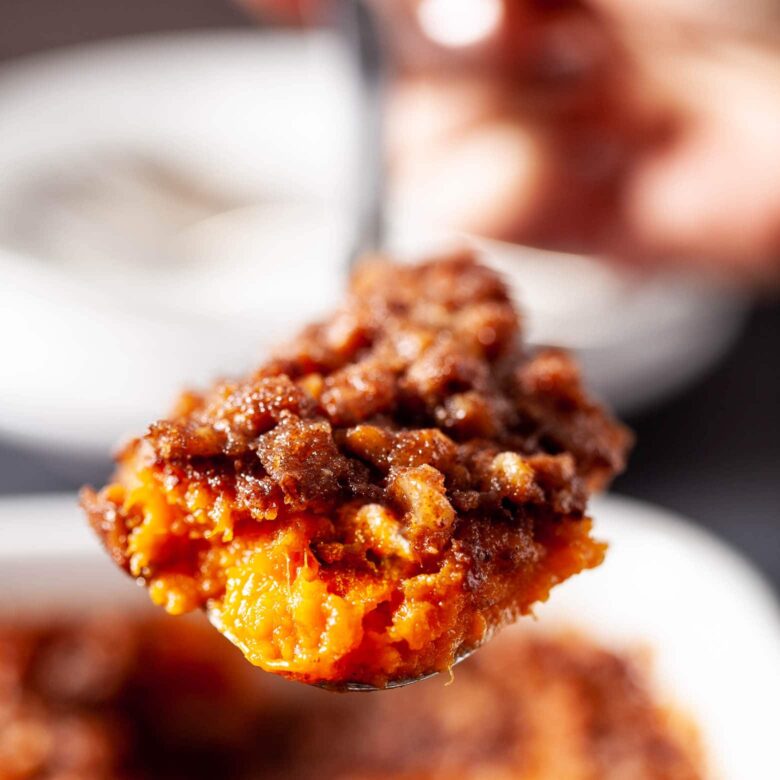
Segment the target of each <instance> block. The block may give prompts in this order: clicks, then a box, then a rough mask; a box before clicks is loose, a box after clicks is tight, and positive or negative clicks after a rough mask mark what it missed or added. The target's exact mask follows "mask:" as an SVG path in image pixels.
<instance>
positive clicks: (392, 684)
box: [314, 645, 480, 693]
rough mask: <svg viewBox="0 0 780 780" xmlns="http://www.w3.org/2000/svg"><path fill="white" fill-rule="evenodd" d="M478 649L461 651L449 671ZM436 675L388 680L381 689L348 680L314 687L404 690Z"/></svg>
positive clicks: (353, 690)
mask: <svg viewBox="0 0 780 780" xmlns="http://www.w3.org/2000/svg"><path fill="white" fill-rule="evenodd" d="M479 647H480V646H479V645H475V646H474V647H470V648H468V649H467V650H461V651H460V652H459V653H458V654H457V655H456V656H455V660H454V661H453V662H452V665H451V666H450V667H449V670H450V671H451V670H452V669H454V668H455V667H456V666H457V665H458V664H459V663H460V662H461V661H465V660H466V659H467V658H468V657H469V656H470V655H472V654H473V653H475V652H476V651H477V650H478V649H479ZM437 674H441V672H428V673H427V674H421V675H420V676H419V677H404V678H403V679H401V680H388V681H387V685H383V686H382V687H381V688H380V687H377V686H375V685H369V684H368V683H361V682H351V681H349V680H348V681H346V682H339V683H327V682H318V683H314V687H315V688H322V690H324V691H334V692H336V693H372V692H373V691H389V690H392V689H393V688H405V687H406V686H407V685H413V684H414V683H418V682H422V681H423V680H428V679H430V678H431V677H436V675H437Z"/></svg>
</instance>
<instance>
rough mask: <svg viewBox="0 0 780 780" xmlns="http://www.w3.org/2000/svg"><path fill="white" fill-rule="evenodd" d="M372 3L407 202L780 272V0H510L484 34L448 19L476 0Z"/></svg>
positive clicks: (645, 252) (529, 234) (432, 210)
mask: <svg viewBox="0 0 780 780" xmlns="http://www.w3.org/2000/svg"><path fill="white" fill-rule="evenodd" d="M246 1H247V2H249V3H251V4H253V5H255V6H257V5H263V4H265V3H268V2H272V3H274V4H276V5H278V4H279V3H280V2H284V0H246ZM368 1H369V2H372V3H373V5H374V6H375V7H376V9H377V12H378V13H379V14H380V15H381V17H382V19H383V22H384V23H385V25H386V26H387V28H388V29H389V31H390V36H389V38H390V41H391V43H392V46H393V50H394V53H395V56H396V58H397V62H398V63H399V78H398V80H397V84H396V86H395V89H394V93H393V95H392V97H391V104H390V114H389V141H390V159H391V164H392V170H393V174H394V175H393V182H394V194H395V197H396V198H397V201H398V202H399V203H401V204H403V208H404V210H405V212H408V213H410V214H411V215H413V216H414V217H415V218H418V219H420V220H423V221H433V222H436V223H444V224H449V225H452V226H455V227H457V228H461V229H466V230H472V231H475V232H478V233H482V234H487V235H490V236H493V237H497V238H503V239H508V240H516V241H523V242H526V243H532V244H537V245H542V246H548V247H555V248H564V249H571V250H576V251H588V252H597V253H601V254H605V255H610V256H614V257H618V258H620V259H622V260H628V261H631V262H637V263H648V262H649V263H686V264H689V265H697V266H702V267H707V268H710V269H713V270H717V271H721V272H727V273H732V274H736V275H739V276H740V277H742V278H756V279H759V280H765V279H769V278H772V277H778V276H780V37H777V36H780V9H779V8H778V6H777V4H776V3H775V2H774V1H773V0H729V1H727V2H720V3H715V2H714V1H713V0H710V1H709V2H708V1H707V0H582V1H580V0H557V1H556V2H541V1H540V0H537V1H536V2H533V1H532V0H495V3H496V8H497V9H498V12H497V14H496V16H495V24H494V25H493V26H492V27H487V28H485V29H483V30H481V32H482V33H483V34H482V37H477V38H476V39H471V40H470V39H469V28H468V27H464V30H462V31H460V32H461V34H460V38H458V29H457V24H455V26H454V27H453V23H452V20H453V19H457V17H453V16H452V15H450V16H449V17H447V16H446V11H447V10H448V9H449V10H450V11H451V14H454V13H466V12H467V10H468V6H467V2H468V0H368ZM471 2H472V3H483V4H484V3H490V2H491V0H471ZM447 3H450V4H451V5H450V6H447ZM293 5H294V3H293ZM437 6H438V10H439V11H441V9H442V8H443V9H445V12H444V13H445V15H444V16H442V13H439V16H438V19H439V28H438V29H437V26H436V24H437V16H436V11H437ZM456 7H457V8H459V9H460V10H456ZM484 7H485V6H484V5H483V6H482V8H483V9H484ZM464 9H465V10H464ZM464 18H465V17H464ZM442 19H444V20H445V21H444V22H442ZM483 22H484V17H483ZM472 25H473V22H472ZM473 30H476V28H473ZM476 32H480V30H476ZM472 37H473V36H472ZM453 40H455V41H456V43H457V44H458V45H453Z"/></svg>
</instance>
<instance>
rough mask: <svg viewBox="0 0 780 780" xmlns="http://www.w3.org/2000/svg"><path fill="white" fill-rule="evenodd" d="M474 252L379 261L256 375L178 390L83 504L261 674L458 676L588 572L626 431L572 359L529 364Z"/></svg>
mask: <svg viewBox="0 0 780 780" xmlns="http://www.w3.org/2000/svg"><path fill="white" fill-rule="evenodd" d="M518 336H519V330H518V326H517V320H516V316H515V313H514V311H513V309H512V306H511V304H510V302H509V300H508V297H507V294H506V291H505V290H504V288H503V286H502V285H501V283H500V280H498V279H497V277H495V275H494V274H492V272H490V271H488V270H487V269H485V268H483V267H481V266H479V265H477V264H475V263H474V262H473V261H471V260H470V259H468V258H458V259H453V260H446V261H435V262H431V263H428V264H425V265H422V266H419V267H414V268H408V267H403V268H399V267H395V266H392V265H378V266H376V265H375V266H367V267H366V268H365V269H364V270H363V271H362V272H361V273H360V274H359V275H358V276H357V278H356V279H355V280H354V281H353V286H352V295H351V297H350V299H349V300H348V302H347V304H346V306H345V307H344V308H343V309H342V310H340V311H339V312H337V314H336V315H334V317H333V318H332V319H331V320H329V321H327V322H326V323H323V324H322V325H319V326H314V327H312V328H310V329H308V330H307V331H305V332H304V334H303V335H302V336H301V337H300V338H299V339H298V341H297V342H295V343H294V344H293V345H291V346H290V347H288V348H287V350H286V352H284V353H282V357H280V358H278V359H276V360H273V361H271V362H270V363H268V364H266V365H265V366H263V367H262V368H261V369H260V370H259V371H257V372H256V373H255V374H253V375H252V376H250V377H249V378H248V379H246V380H242V381H240V382H223V383H221V384H218V385H217V386H216V387H215V388H214V389H213V390H212V391H210V392H209V393H207V394H204V395H192V394H185V396H183V398H182V399H181V402H180V404H179V408H178V409H177V410H176V412H175V413H174V415H173V416H172V417H171V418H170V419H168V420H165V421H162V422H160V423H157V424H156V425H154V426H152V428H151V429H150V432H149V433H148V434H147V435H146V436H144V437H142V438H140V439H137V440H135V441H133V442H132V443H131V444H130V445H129V446H128V447H127V448H126V449H125V451H124V452H123V453H122V454H121V455H120V458H119V468H118V472H117V477H116V480H115V482H113V483H112V484H111V485H109V486H108V487H107V488H105V489H104V490H103V491H101V492H100V493H94V492H93V491H90V490H86V491H84V493H83V504H84V506H85V508H86V510H87V513H88V515H89V517H90V520H91V522H92V524H93V527H94V528H95V529H96V530H97V532H98V533H99V534H100V536H101V537H102V538H103V541H104V543H105V544H106V546H107V548H108V550H109V551H110V552H111V554H112V556H113V557H114V559H115V560H116V561H117V562H118V563H119V564H120V565H121V566H123V567H124V568H125V569H126V570H127V571H128V572H129V573H130V574H131V575H132V576H134V577H136V578H139V579H141V580H142V581H143V582H144V583H145V584H146V585H147V587H148V589H149V594H150V596H151V598H152V600H153V601H154V602H155V603H157V604H159V605H161V606H163V607H165V609H166V610H168V611H169V612H171V613H173V614H181V613H184V612H188V611H191V610H193V609H197V608H201V607H202V608H206V609H207V610H208V611H209V614H210V617H211V620H212V622H213V623H214V624H215V625H216V626H217V627H218V628H219V630H220V631H221V632H222V633H223V634H224V635H225V636H226V637H228V638H229V639H230V640H231V641H232V642H234V643H235V644H236V645H237V646H238V647H240V648H241V650H242V651H243V653H244V655H245V656H246V658H247V659H248V660H249V661H250V662H251V663H253V664H255V665H257V666H260V667H262V668H263V669H266V670H268V671H272V672H275V673H278V674H282V675H285V676H288V677H291V678H294V679H298V680H301V681H305V682H310V683H323V684H329V685H339V684H340V683H344V682H347V681H349V682H357V683H364V684H370V685H375V686H378V687H381V686H384V685H387V684H388V683H390V682H393V681H398V680H403V679H406V678H412V677H418V676H421V675H426V674H430V673H433V672H437V671H442V670H446V669H447V668H449V667H450V666H452V664H453V663H454V661H455V660H456V658H457V657H458V656H459V655H460V654H461V653H463V652H465V651H468V650H470V649H472V648H474V647H476V646H478V645H479V644H481V643H482V642H483V641H485V640H486V639H487V638H488V637H489V636H490V634H491V632H493V631H494V630H495V629H497V628H499V627H500V626H502V625H504V624H506V623H507V622H509V621H512V620H514V619H515V618H516V617H518V616H519V615H522V614H525V613H527V612H528V611H529V610H530V609H531V607H532V605H533V604H534V603H536V602H539V601H543V600H544V599H546V598H547V596H548V594H549V592H550V589H551V588H552V587H553V586H555V585H556V584H557V583H559V582H562V581H563V580H565V579H567V578H568V577H570V576H572V575H573V574H576V573H577V572H579V571H582V570H583V569H587V568H591V567H594V566H597V565H598V564H599V563H600V562H601V560H602V557H603V554H604V546H603V545H602V544H600V543H599V542H597V541H595V540H593V539H592V538H591V536H590V528H591V523H590V520H589V519H587V517H586V516H585V513H584V512H585V502H586V499H587V495H588V492H589V490H590V489H592V488H595V487H598V486H600V485H601V484H603V483H604V481H605V480H606V479H608V478H609V476H611V474H612V473H614V472H615V471H616V470H617V469H619V468H620V467H621V465H622V462H623V456H624V452H625V449H626V447H627V443H628V436H627V434H626V432H625V430H624V429H623V428H622V427H621V426H619V425H618V424H617V423H615V422H614V421H612V420H611V419H610V418H609V417H608V416H607V415H606V414H605V413H604V412H603V410H602V409H601V408H600V407H598V406H596V405H595V404H593V403H592V402H591V401H590V400H589V399H588V398H587V397H586V396H585V395H584V393H583V392H582V389H581V386H580V383H579V377H578V374H577V372H576V368H575V367H574V366H573V364H572V363H571V360H570V359H569V358H568V357H567V356H566V355H564V354H563V353H560V352H556V351H552V350H547V351H542V352H539V353H530V352H527V351H525V350H523V349H522V347H521V345H520V344H519V339H518Z"/></svg>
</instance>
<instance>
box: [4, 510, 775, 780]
mask: <svg viewBox="0 0 780 780" xmlns="http://www.w3.org/2000/svg"><path fill="white" fill-rule="evenodd" d="M593 513H594V516H595V517H596V532H597V535H598V536H600V537H601V538H603V539H605V540H607V541H609V543H610V550H609V554H608V556H607V560H606V562H605V563H604V564H603V566H601V567H600V568H599V569H597V570H596V571H592V572H586V573H585V574H582V575H579V576H578V577H575V578H574V579H573V580H571V581H570V582H568V583H565V584H564V585H562V586H561V587H560V588H558V589H556V590H555V591H554V592H553V595H552V597H551V599H550V601H549V602H548V603H547V604H545V605H542V606H541V607H539V608H538V609H537V615H538V618H539V621H540V625H549V626H553V625H559V624H563V625H566V626H572V627H574V628H579V629H581V630H583V631H586V632H587V633H589V634H590V635H592V636H594V637H596V638H597V639H600V640H601V641H603V642H605V643H607V644H608V645H609V646H612V647H615V648H623V647H629V648H635V647H636V646H637V645H640V646H642V647H647V648H649V649H651V650H652V652H653V656H654V659H655V662H656V669H657V672H658V676H659V679H660V682H661V685H662V686H663V689H664V692H665V693H667V694H668V695H669V697H670V698H671V699H672V700H673V701H675V702H676V703H677V704H678V705H679V706H681V707H682V708H684V709H685V710H686V711H687V712H689V713H690V714H691V715H692V716H693V717H694V718H695V720H696V721H697V723H698V724H699V726H700V728H701V732H702V736H703V738H704V742H705V746H706V751H707V756H708V759H709V761H710V763H711V765H712V768H713V772H712V776H713V777H715V778H723V780H776V778H777V777H778V776H780V760H779V759H778V753H777V745H776V739H777V724H778V722H779V721H778V718H780V709H779V708H780V613H779V612H778V605H777V602H776V601H775V599H774V597H773V594H772V592H771V590H770V589H769V587H768V586H767V584H766V583H765V582H764V581H763V580H762V578H761V577H760V576H759V575H758V574H757V573H756V572H755V570H754V569H753V568H752V567H751V566H750V565H749V564H748V563H747V562H746V561H745V560H744V559H743V558H742V557H741V556H739V555H738V554H736V553H735V552H734V551H733V550H731V549H730V548H728V547H727V546H725V545H724V544H723V543H722V542H719V541H718V540H717V539H715V538H714V537H713V536H711V535H710V534H708V533H706V532H704V531H702V530H700V529H699V528H696V527H695V526H694V525H692V524H691V523H690V522H688V521H686V520H684V519H682V518H680V517H675V516H672V515H670V514H668V513H666V512H663V511H661V510H659V509H657V508H655V507H652V506H649V505H646V504H641V503H638V502H634V501H629V500H627V499H623V498H617V497H615V496H605V497H601V498H599V499H597V500H596V501H594V504H593ZM0 539H1V540H2V542H1V543H0V613H3V614H5V615H9V614H10V615H11V616H13V614H14V613H16V612H20V611H21V612H25V613H26V611H27V610H28V609H29V608H31V607H32V608H33V610H34V611H35V612H36V613H38V614H40V613H45V612H46V611H51V610H56V612H57V613H58V614H62V613H63V612H66V611H74V610H80V609H83V608H84V607H85V606H92V605H102V606H105V605H106V604H108V603H120V604H123V605H132V606H134V607H135V606H139V605H144V604H145V603H146V597H145V595H144V594H143V592H142V590H141V589H140V588H138V587H137V586H136V585H134V584H133V583H132V582H131V581H130V579H129V578H127V577H126V576H125V575H124V574H122V573H120V572H119V571H118V570H117V569H116V567H115V566H114V565H113V564H112V563H111V562H110V561H109V559H108V556H107V555H105V553H103V552H102V551H101V549H100V546H99V543H98V542H97V540H96V539H95V538H94V537H93V536H92V534H91V533H90V532H89V531H88V529H87V525H86V521H85V520H84V518H83V516H82V515H81V513H80V512H79V510H78V509H77V507H76V499H75V496H72V495H68V496H51V497H46V498H38V497H36V498H17V499H4V500H2V501H0ZM31 574H32V575H33V576H31ZM509 630H511V629H509Z"/></svg>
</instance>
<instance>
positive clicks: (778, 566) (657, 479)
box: [0, 0, 780, 591]
mask: <svg viewBox="0 0 780 780" xmlns="http://www.w3.org/2000/svg"><path fill="white" fill-rule="evenodd" d="M249 23H250V22H249V21H248V20H247V18H246V17H245V16H244V14H242V13H241V11H240V10H239V9H237V8H236V7H234V6H232V5H230V3H229V2H228V0H132V2H127V0H68V1H67V2H62V0H0V61H2V60H8V59H12V58H14V57H18V56H22V55H25V54H29V53H34V52H36V51H40V50H44V49H50V48H54V47H59V46H67V45H72V44H78V43H82V42H85V41H90V40H99V39H104V38H108V37H115V36H125V35H137V34H143V33H149V32H155V31H166V30H184V29H203V28H217V27H221V28H238V27H242V26H247V25H249ZM0 142H2V139H0ZM628 422H629V423H630V424H631V426H632V427H633V428H634V430H635V431H636V434H637V446H636V449H635V451H634V454H633V457H632V459H631V463H630V468H629V470H628V472H627V473H626V474H625V475H623V476H622V477H620V478H619V479H618V480H617V482H616V484H615V492H618V493H623V494H626V495H629V496H633V497H636V498H640V499H644V500H647V501H650V502H652V503H654V504H658V505H660V506H663V507H667V508H669V509H673V510H676V511H679V512H681V513H682V514H685V515H688V516H689V517H691V518H692V519H694V520H696V521H698V522H699V523H701V525H703V526H705V527H707V528H709V529H711V530H713V531H714V532H715V533H716V534H718V535H719V536H720V537H722V538H724V539H726V540H728V541H730V542H732V543H733V544H734V545H735V546H736V547H737V548H739V549H740V550H742V551H743V552H744V553H745V554H746V555H747V556H748V557H750V558H751V559H752V560H753V561H754V562H755V563H756V564H757V565H758V566H759V567H760V568H761V569H762V570H763V571H764V572H765V573H766V574H767V575H768V576H769V577H770V578H771V580H772V582H773V584H774V586H775V589H776V591H780V304H778V302H777V301H776V300H775V301H774V302H772V301H766V302H763V303H759V304H756V305H755V307H754V309H753V311H752V313H751V315H750V317H749V319H748V322H747V324H746V327H745V329H744V331H743V333H742V335H741V337H740V338H739V340H738V342H737V343H736V344H735V346H734V347H733V348H732V350H731V352H730V353H729V355H728V356H727V358H726V359H725V360H724V361H723V362H722V363H721V364H720V365H719V366H718V367H716V368H715V369H714V370H713V371H711V372H710V374H709V375H708V376H706V377H704V378H703V379H702V380H700V381H699V382H698V383H697V384H696V385H695V386H693V387H691V388H690V389H689V390H688V391H687V392H685V393H684V394H682V395H680V396H678V397H677V398H675V399H674V400H672V401H670V402H667V403H666V404H664V405H663V406H661V407H659V408H657V409H653V410H652V411H650V412H647V413H645V414H643V415H641V416H639V417H636V418H634V419H630V420H629V421H628ZM108 468H109V464H108V463H106V467H105V470H106V471H107V470H108ZM104 476H105V474H103V473H100V470H97V471H96V472H95V473H92V474H85V478H90V479H92V480H93V481H95V482H99V481H100V480H101V479H102V478H103V477H104ZM78 487H79V485H78V484H77V483H76V482H73V481H69V480H68V479H67V478H65V477H63V476H62V475H61V474H60V473H57V472H52V471H50V470H48V469H47V467H46V465H45V463H43V462H41V460H40V459H39V458H38V457H36V456H35V455H33V454H31V453H27V452H24V451H22V450H20V449H18V448H16V447H14V446H13V445H12V444H10V443H8V442H3V441H2V440H0V494H10V493H30V492H38V491H61V490H75V489H76V488H78Z"/></svg>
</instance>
